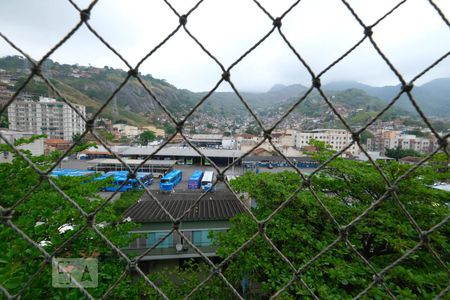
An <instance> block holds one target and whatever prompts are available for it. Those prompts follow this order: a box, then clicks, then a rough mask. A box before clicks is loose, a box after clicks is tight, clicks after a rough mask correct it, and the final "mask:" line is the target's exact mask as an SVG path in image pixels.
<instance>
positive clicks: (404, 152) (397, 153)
mask: <svg viewBox="0 0 450 300" xmlns="http://www.w3.org/2000/svg"><path fill="white" fill-rule="evenodd" d="M384 154H385V155H386V156H387V157H391V158H394V159H395V160H397V161H398V160H399V159H400V158H403V157H406V156H416V157H417V156H420V153H419V152H417V151H415V150H413V149H402V148H400V147H397V148H393V149H386V150H385V152H384Z"/></svg>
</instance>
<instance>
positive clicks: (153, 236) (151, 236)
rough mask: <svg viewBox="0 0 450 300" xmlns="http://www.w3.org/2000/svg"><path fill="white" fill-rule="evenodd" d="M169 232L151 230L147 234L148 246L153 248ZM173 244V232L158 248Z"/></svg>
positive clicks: (168, 246)
mask: <svg viewBox="0 0 450 300" xmlns="http://www.w3.org/2000/svg"><path fill="white" fill-rule="evenodd" d="M166 234H167V232H149V233H148V236H147V247H149V248H151V247H153V246H154V245H155V244H156V243H158V242H159V241H161V240H162V239H163V238H164V237H165V236H166ZM172 246H173V234H171V235H169V236H168V237H167V238H166V239H165V240H164V241H162V242H161V243H160V244H159V245H158V246H156V248H170V247H172Z"/></svg>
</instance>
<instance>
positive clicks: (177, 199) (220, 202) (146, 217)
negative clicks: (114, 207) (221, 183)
mask: <svg viewBox="0 0 450 300" xmlns="http://www.w3.org/2000/svg"><path fill="white" fill-rule="evenodd" d="M199 196H200V194H199V193H177V194H170V195H158V196H157V197H158V200H160V202H161V204H162V205H163V206H164V208H166V209H167V211H168V212H169V213H170V214H171V215H172V216H174V217H175V218H177V217H180V216H181V215H182V214H183V213H184V212H185V211H186V210H187V209H188V208H189V207H191V206H192V205H193V204H194V202H195V201H196V200H197V199H198V197H199ZM243 212H245V210H244V208H243V206H242V204H241V202H240V201H239V200H237V199H236V198H235V197H234V195H233V194H231V193H228V192H216V193H214V194H210V195H206V196H205V197H203V198H202V199H201V200H200V202H199V203H198V204H197V205H196V206H195V207H194V208H193V209H192V210H191V211H190V212H189V213H188V214H187V215H186V216H185V217H184V218H183V221H213V220H216V221H219V220H229V219H230V218H232V217H234V216H235V215H237V214H238V213H243ZM124 217H125V218H128V217H129V218H131V220H132V221H134V222H142V223H153V222H170V219H169V217H168V216H167V215H166V214H165V213H164V212H163V211H162V210H161V208H160V207H159V205H158V203H156V201H155V200H152V199H150V198H149V197H148V196H147V195H146V196H145V198H144V199H142V200H141V201H139V202H137V203H136V204H135V205H133V206H132V207H130V208H129V209H128V210H127V211H126V213H125V216H124Z"/></svg>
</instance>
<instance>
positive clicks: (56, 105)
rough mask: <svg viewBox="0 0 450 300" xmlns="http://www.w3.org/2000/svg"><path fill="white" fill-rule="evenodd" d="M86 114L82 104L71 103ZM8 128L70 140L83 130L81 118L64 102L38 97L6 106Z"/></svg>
mask: <svg viewBox="0 0 450 300" xmlns="http://www.w3.org/2000/svg"><path fill="white" fill-rule="evenodd" d="M72 105H73V106H74V107H76V108H77V109H78V111H79V112H80V113H81V114H82V115H83V116H86V107H85V106H84V105H78V104H72ZM8 120H9V129H11V130H18V131H28V132H32V133H33V134H46V135H47V137H48V138H50V139H63V140H66V141H71V140H72V138H73V135H74V134H77V133H80V134H81V133H82V132H84V130H85V128H86V124H85V122H84V121H83V119H82V118H81V117H80V116H79V115H78V114H77V113H76V112H75V111H74V110H73V109H72V108H71V107H70V106H69V105H67V104H66V103H64V102H60V101H56V99H52V98H46V97H39V101H17V100H16V101H14V102H13V103H12V104H11V105H10V106H9V107H8Z"/></svg>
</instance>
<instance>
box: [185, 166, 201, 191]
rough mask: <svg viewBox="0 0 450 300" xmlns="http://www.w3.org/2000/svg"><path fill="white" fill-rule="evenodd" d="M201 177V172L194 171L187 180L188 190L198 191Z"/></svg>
mask: <svg viewBox="0 0 450 300" xmlns="http://www.w3.org/2000/svg"><path fill="white" fill-rule="evenodd" d="M202 177H203V171H201V170H195V171H194V173H193V174H192V175H191V177H190V178H189V181H188V189H190V190H196V189H199V188H200V187H201V185H202Z"/></svg>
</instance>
